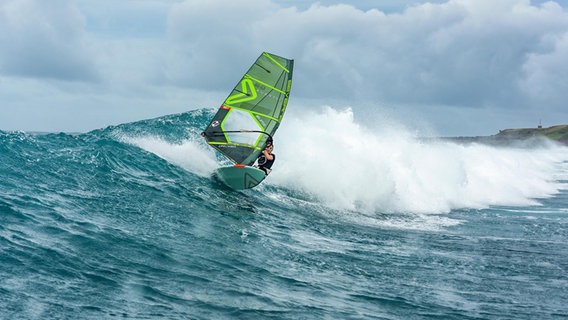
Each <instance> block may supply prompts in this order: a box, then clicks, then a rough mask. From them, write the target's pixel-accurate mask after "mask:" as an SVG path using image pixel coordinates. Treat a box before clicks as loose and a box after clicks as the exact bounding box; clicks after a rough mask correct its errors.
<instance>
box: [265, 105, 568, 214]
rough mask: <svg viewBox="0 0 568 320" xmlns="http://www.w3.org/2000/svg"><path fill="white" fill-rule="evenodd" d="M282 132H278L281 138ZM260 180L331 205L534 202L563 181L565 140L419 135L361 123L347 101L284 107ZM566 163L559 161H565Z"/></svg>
mask: <svg viewBox="0 0 568 320" xmlns="http://www.w3.org/2000/svg"><path fill="white" fill-rule="evenodd" d="M280 137H282V138H280ZM275 140H276V141H275V153H276V154H277V162H276V163H275V165H274V168H273V169H274V170H273V172H272V174H271V176H270V178H269V179H267V181H266V183H271V184H276V185H280V186H283V187H286V188H290V189H296V190H301V191H304V192H308V193H310V194H312V195H315V196H316V197H317V198H319V199H320V200H321V201H322V202H323V203H325V204H326V205H328V206H330V207H333V208H336V209H348V210H363V211H371V212H373V211H380V212H413V213H443V212H449V211H450V210H452V209H456V208H486V207H488V206H491V205H519V206H520V205H533V204H537V202H536V201H535V200H534V199H537V198H543V197H549V196H551V195H553V194H555V193H557V192H558V190H559V189H560V188H563V186H562V185H561V184H560V183H559V182H558V181H557V180H556V178H557V176H558V170H559V168H560V166H561V163H562V161H566V160H568V148H565V147H550V148H548V149H544V148H543V149H537V150H534V149H532V150H530V149H513V148H497V147H490V146H486V145H479V144H472V145H458V144H455V143H449V142H422V141H420V140H418V139H415V138H414V137H413V136H412V135H411V134H410V133H409V132H408V131H407V130H404V129H403V128H402V127H401V126H400V125H393V124H389V125H388V126H387V125H385V124H378V127H377V128H365V127H363V126H362V125H360V124H358V123H356V122H355V121H354V117H353V112H352V111H351V109H346V110H343V111H337V110H334V109H332V108H330V107H326V108H324V109H323V110H322V111H321V112H312V113H310V114H308V115H303V116H302V117H295V116H294V115H287V118H286V121H285V122H284V123H283V124H282V126H281V129H280V130H279V131H278V135H277V137H276V139H275ZM564 168H565V166H564Z"/></svg>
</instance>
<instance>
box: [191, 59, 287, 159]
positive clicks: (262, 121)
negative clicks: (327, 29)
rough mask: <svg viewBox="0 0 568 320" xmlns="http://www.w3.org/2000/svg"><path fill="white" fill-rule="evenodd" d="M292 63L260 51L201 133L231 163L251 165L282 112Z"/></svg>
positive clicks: (272, 133)
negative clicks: (258, 55)
mask: <svg viewBox="0 0 568 320" xmlns="http://www.w3.org/2000/svg"><path fill="white" fill-rule="evenodd" d="M293 68H294V60H290V59H286V58H282V57H279V56H277V55H274V54H270V53H267V52H264V53H262V54H261V55H260V57H258V59H257V60H256V61H255V62H254V64H253V65H252V66H251V67H250V69H249V70H248V71H247V72H246V73H245V75H244V76H243V78H242V79H241V80H240V81H239V82H238V83H237V85H236V86H235V88H234V89H233V91H232V92H231V94H229V96H228V97H227V99H225V101H224V102H223V104H222V105H221V107H220V108H219V110H218V111H217V113H216V114H215V116H214V117H213V119H212V120H211V123H209V125H208V126H207V128H206V129H205V131H203V133H202V134H201V135H202V136H203V137H204V138H205V140H206V141H207V143H208V144H209V145H211V146H212V147H214V148H215V149H217V150H218V151H220V152H221V153H222V154H223V155H225V156H226V157H227V158H229V159H230V160H231V161H233V162H234V163H238V164H248V165H251V164H252V163H253V162H254V161H255V160H256V158H257V157H258V156H259V155H260V152H261V151H262V149H263V148H264V146H265V144H266V141H267V140H268V139H271V138H272V136H273V135H274V133H275V132H276V130H277V129H278V126H279V125H280V122H281V121H282V117H283V116H284V112H285V111H286V105H287V104H288V97H289V95H290V88H291V86H292V70H293Z"/></svg>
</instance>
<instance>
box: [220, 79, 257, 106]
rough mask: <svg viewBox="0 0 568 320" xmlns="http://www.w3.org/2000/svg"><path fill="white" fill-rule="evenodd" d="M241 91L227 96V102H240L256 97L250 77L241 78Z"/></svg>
mask: <svg viewBox="0 0 568 320" xmlns="http://www.w3.org/2000/svg"><path fill="white" fill-rule="evenodd" d="M241 89H242V93H237V94H234V95H232V96H230V97H228V98H227V101H226V103H227V104H235V103H242V102H246V101H251V100H254V99H256V97H257V94H256V89H255V88H254V84H253V82H252V80H250V79H243V81H242V82H241Z"/></svg>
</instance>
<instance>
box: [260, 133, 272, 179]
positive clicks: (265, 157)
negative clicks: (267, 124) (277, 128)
mask: <svg viewBox="0 0 568 320" xmlns="http://www.w3.org/2000/svg"><path fill="white" fill-rule="evenodd" d="M272 150H274V145H273V144H272V141H268V142H267V143H266V148H264V150H262V154H261V155H260V157H258V162H257V163H258V168H259V169H260V170H262V171H264V173H266V175H268V174H269V173H270V171H271V169H270V168H272V165H273V164H274V160H276V155H275V154H274V153H272Z"/></svg>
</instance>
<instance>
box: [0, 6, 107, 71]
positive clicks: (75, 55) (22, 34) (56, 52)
mask: <svg viewBox="0 0 568 320" xmlns="http://www.w3.org/2000/svg"><path fill="white" fill-rule="evenodd" d="M84 26H85V20H84V18H83V16H82V15H81V13H80V12H79V10H78V9H77V7H76V6H75V5H74V4H73V1H70V0H53V1H37V0H5V1H2V3H0V45H1V47H2V50H1V51H0V72H1V73H2V74H5V75H12V76H22V77H32V78H33V77H37V78H51V79H59V80H81V81H91V80H94V79H96V77H97V74H96V72H95V68H94V65H93V63H92V62H91V61H92V60H93V57H92V56H91V53H90V52H89V49H88V45H87V39H86V37H85V33H84V30H83V29H84Z"/></svg>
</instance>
